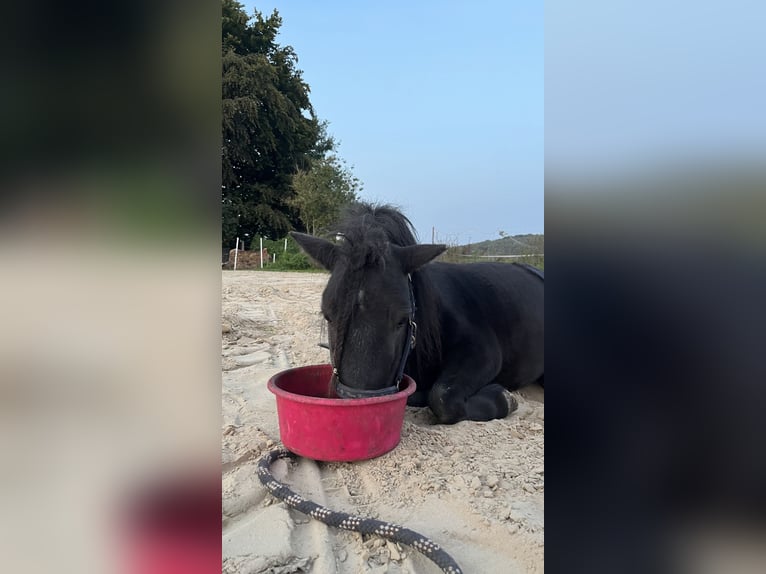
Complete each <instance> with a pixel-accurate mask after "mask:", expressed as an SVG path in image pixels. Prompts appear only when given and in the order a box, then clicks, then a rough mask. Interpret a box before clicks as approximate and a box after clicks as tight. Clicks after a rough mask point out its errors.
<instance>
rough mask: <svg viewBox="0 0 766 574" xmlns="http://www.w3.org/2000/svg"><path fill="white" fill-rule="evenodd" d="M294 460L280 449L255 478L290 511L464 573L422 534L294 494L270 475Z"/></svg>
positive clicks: (450, 571) (266, 459)
mask: <svg viewBox="0 0 766 574" xmlns="http://www.w3.org/2000/svg"><path fill="white" fill-rule="evenodd" d="M293 457H295V455H294V454H293V453H291V452H290V451H289V450H285V449H281V448H280V449H276V450H272V451H271V452H269V453H268V454H266V455H265V456H264V457H263V458H262V459H261V460H260V461H259V462H258V478H259V479H260V481H261V483H262V484H263V485H264V486H265V487H266V488H267V489H268V490H269V492H270V493H271V494H272V495H273V496H275V497H276V498H278V499H279V500H282V501H284V502H285V504H287V505H288V506H289V507H290V508H294V509H295V510H298V511H299V512H302V513H303V514H307V515H308V516H311V517H312V518H314V519H316V520H319V521H320V522H324V523H325V524H327V525H329V526H334V527H335V528H342V529H344V530H352V531H354V532H360V533H361V534H377V535H378V536H382V537H383V538H387V539H388V540H391V541H393V542H399V543H400V544H406V545H407V546H410V547H412V548H414V549H415V550H417V551H418V552H420V553H421V554H423V556H425V557H426V558H428V559H429V560H431V561H432V562H433V563H434V564H436V565H437V566H439V568H441V569H442V571H443V572H447V573H448V574H462V572H463V571H462V570H461V569H460V566H458V564H457V562H455V560H454V559H453V558H452V557H451V556H450V555H449V554H447V553H446V552H445V551H444V550H443V549H442V548H441V547H440V546H439V545H438V544H436V543H435V542H434V541H432V540H430V539H428V538H426V537H425V536H423V535H422V534H418V533H417V532H415V531H414V530H410V529H409V528H405V527H403V526H399V525H397V524H391V523H389V522H383V521H382V520H376V519H374V518H364V517H361V516H354V515H353V514H346V513H345V512H335V511H334V510H330V509H329V508H325V507H324V506H321V505H319V504H317V503H315V502H312V501H310V500H307V499H305V498H303V497H302V496H300V495H299V494H296V493H294V492H293V491H292V490H290V489H289V488H288V487H287V486H286V485H284V484H282V483H281V482H279V481H278V480H276V479H275V478H274V476H273V475H272V474H271V465H272V463H273V462H274V461H275V460H277V459H280V458H293Z"/></svg>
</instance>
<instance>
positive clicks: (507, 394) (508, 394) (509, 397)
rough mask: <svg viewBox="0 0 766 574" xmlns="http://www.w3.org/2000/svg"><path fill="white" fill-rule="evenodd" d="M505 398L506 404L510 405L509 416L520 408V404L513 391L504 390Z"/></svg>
mask: <svg viewBox="0 0 766 574" xmlns="http://www.w3.org/2000/svg"><path fill="white" fill-rule="evenodd" d="M503 397H504V398H505V402H507V403H508V414H511V413H512V412H513V411H515V410H516V409H518V408H519V403H518V401H517V400H516V397H514V396H513V395H512V394H511V391H509V390H507V389H506V390H504V391H503Z"/></svg>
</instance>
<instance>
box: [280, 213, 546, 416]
mask: <svg viewBox="0 0 766 574" xmlns="http://www.w3.org/2000/svg"><path fill="white" fill-rule="evenodd" d="M339 234H340V235H341V236H342V237H343V238H344V239H343V240H342V241H341V242H340V243H337V244H333V243H331V242H329V241H327V240H324V239H319V238H316V237H311V236H308V235H303V234H293V236H294V237H295V239H296V240H297V241H298V242H299V243H300V244H301V246H302V247H303V249H304V250H305V251H306V252H307V253H308V254H309V255H310V256H311V257H312V258H314V259H315V260H317V261H318V262H319V263H320V264H322V265H323V266H324V267H325V268H327V269H329V270H330V271H331V272H332V274H331V276H330V280H329V281H328V285H327V288H326V289H325V292H324V293H323V296H322V310H323V312H324V314H325V316H326V317H327V319H328V322H329V324H328V332H329V338H330V352H331V356H332V358H333V365H334V366H335V367H336V369H337V372H338V384H339V385H340V381H341V380H342V385H340V386H342V387H343V388H344V389H346V390H347V392H349V394H348V395H347V396H362V394H366V395H369V394H370V393H373V392H375V391H376V390H378V389H384V388H390V386H391V385H392V381H394V379H395V378H396V376H397V372H396V371H397V367H398V365H399V364H400V363H401V357H402V353H406V352H407V350H408V349H409V346H408V344H407V340H408V337H409V335H410V334H411V333H412V332H413V328H412V327H409V328H408V321H410V322H411V321H412V318H413V315H412V312H413V308H412V301H411V295H410V293H411V292H412V293H414V300H415V307H416V309H414V323H416V324H417V330H416V333H417V335H416V338H415V339H416V341H415V342H416V344H415V347H414V349H412V350H411V352H410V354H409V358H408V359H407V362H406V365H405V371H404V372H405V373H406V374H408V375H410V376H411V377H412V378H413V379H415V381H416V382H417V385H418V390H417V391H416V393H415V394H414V395H412V396H411V397H410V400H409V404H411V405H413V406H426V405H428V406H429V407H431V409H432V410H433V412H434V414H435V415H436V416H437V418H438V420H439V421H440V422H443V423H454V422H457V421H460V420H464V419H469V420H490V419H493V418H503V417H505V416H507V415H508V413H509V412H511V411H512V410H513V409H515V408H516V403H515V401H514V400H513V399H512V398H511V396H510V394H509V393H508V391H510V390H515V389H518V388H519V387H521V386H523V385H526V384H529V383H534V382H537V381H539V382H542V377H543V360H544V358H543V357H544V344H543V331H544V319H543V317H544V312H543V307H544V305H543V300H544V296H543V280H542V276H541V274H539V275H538V273H539V272H537V270H534V269H533V268H529V267H528V266H523V265H517V264H504V263H473V264H463V265H458V264H448V263H428V262H429V261H431V260H432V259H433V258H435V257H436V256H438V255H439V254H440V253H442V252H443V251H444V249H445V246H443V245H418V244H417V243H416V241H415V238H414V235H413V234H412V231H411V225H410V222H409V221H408V220H407V218H406V217H405V216H403V215H402V214H401V213H399V212H398V211H396V210H395V209H393V208H389V207H373V206H369V205H365V204H359V205H357V206H356V207H355V208H354V209H353V210H352V211H351V212H350V213H349V214H348V216H347V217H346V218H345V220H344V221H343V222H342V224H341V226H340V228H339ZM410 278H411V281H412V291H410ZM354 389H357V390H358V391H359V393H360V394H358V395H354V394H353V390H354Z"/></svg>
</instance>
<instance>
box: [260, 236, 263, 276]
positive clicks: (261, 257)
mask: <svg viewBox="0 0 766 574" xmlns="http://www.w3.org/2000/svg"><path fill="white" fill-rule="evenodd" d="M260 259H261V269H263V235H261V255H260Z"/></svg>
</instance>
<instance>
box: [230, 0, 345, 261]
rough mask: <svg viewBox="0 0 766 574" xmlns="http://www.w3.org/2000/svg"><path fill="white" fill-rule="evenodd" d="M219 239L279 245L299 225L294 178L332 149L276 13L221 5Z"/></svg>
mask: <svg viewBox="0 0 766 574" xmlns="http://www.w3.org/2000/svg"><path fill="white" fill-rule="evenodd" d="M222 8H223V12H222V25H221V31H222V46H223V70H222V73H223V78H222V99H223V102H222V104H223V105H222V108H223V109H222V111H223V125H222V136H223V142H222V166H221V167H222V210H221V211H222V239H223V245H224V247H233V245H234V239H235V237H237V236H240V237H242V236H244V235H245V234H249V236H250V237H256V236H258V235H266V236H268V237H272V238H276V237H283V236H284V235H285V234H286V233H287V231H288V230H289V229H291V228H292V227H294V226H295V224H296V223H297V214H296V212H295V210H294V208H293V204H292V201H291V199H292V196H293V195H294V191H293V185H292V183H293V182H292V176H293V174H295V173H296V172H297V171H298V170H299V169H308V168H309V167H310V165H311V164H310V161H311V158H312V157H317V156H318V155H319V156H321V154H322V153H324V152H325V151H326V148H327V147H328V146H329V148H332V147H333V146H334V142H333V140H332V138H331V137H329V136H327V133H326V125H325V124H322V123H321V122H319V121H318V119H317V117H316V115H315V113H314V110H313V108H312V106H311V103H310V101H309V86H308V85H307V84H306V83H305V82H304V81H303V79H302V74H301V71H300V70H298V69H297V67H296V65H297V57H296V55H295V52H294V51H293V49H292V48H291V47H290V46H285V47H282V46H279V45H278V44H277V43H276V36H277V33H278V32H279V28H280V26H281V25H282V19H281V18H280V16H279V13H278V12H277V11H276V10H275V11H274V12H273V13H272V14H271V16H269V17H268V18H264V17H263V16H262V14H261V13H260V12H258V11H257V10H256V11H255V14H254V16H253V18H249V17H248V16H247V13H246V12H245V11H244V8H243V6H242V4H240V3H239V2H237V1H236V0H223V5H222Z"/></svg>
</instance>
